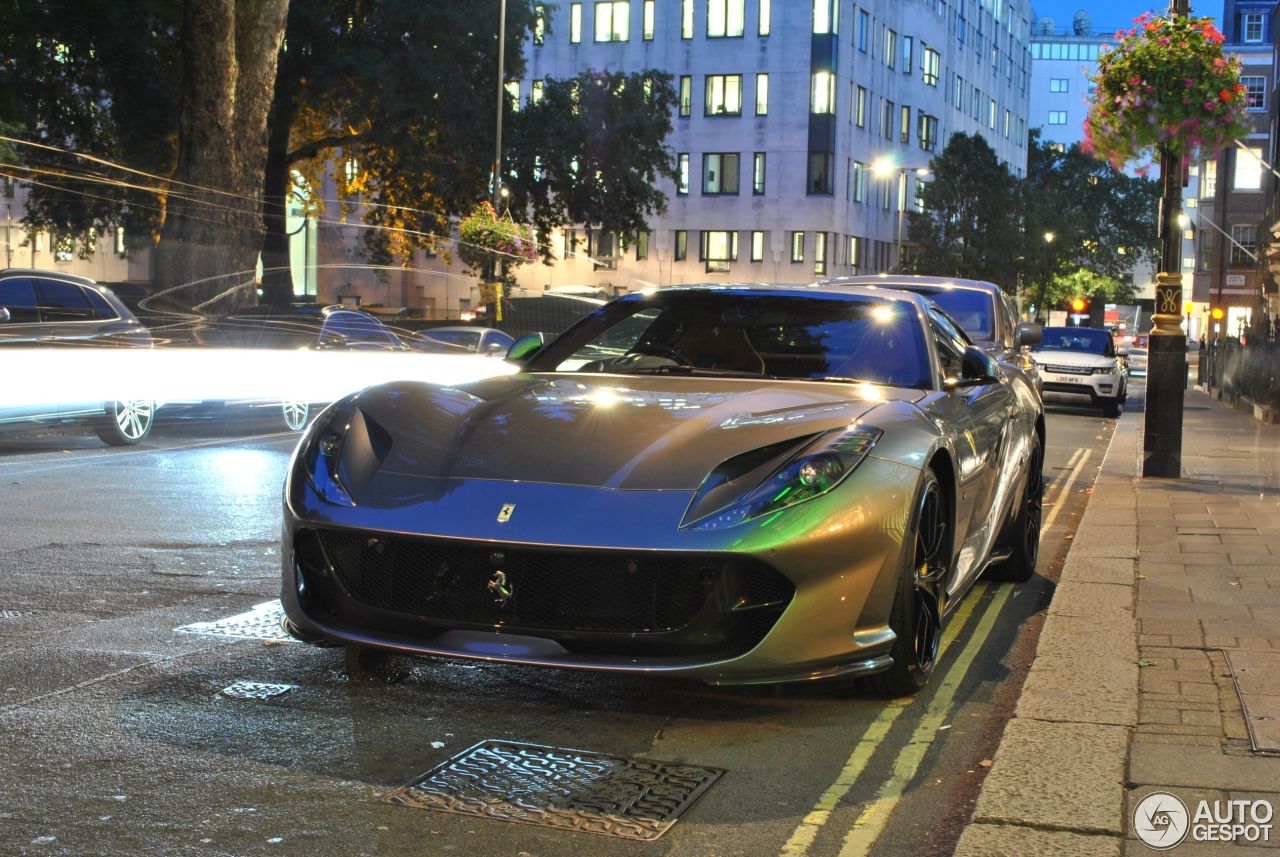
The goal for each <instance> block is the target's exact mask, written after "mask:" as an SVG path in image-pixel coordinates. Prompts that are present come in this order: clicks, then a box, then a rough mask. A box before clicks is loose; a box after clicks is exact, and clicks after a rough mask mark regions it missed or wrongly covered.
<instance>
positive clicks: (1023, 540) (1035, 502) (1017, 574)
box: [986, 433, 1044, 583]
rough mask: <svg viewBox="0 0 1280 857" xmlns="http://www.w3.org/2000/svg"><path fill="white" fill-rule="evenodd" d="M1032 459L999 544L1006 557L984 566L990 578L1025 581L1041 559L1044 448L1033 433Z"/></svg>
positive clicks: (1017, 581) (1013, 581) (1029, 577)
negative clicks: (1003, 549) (1019, 500)
mask: <svg viewBox="0 0 1280 857" xmlns="http://www.w3.org/2000/svg"><path fill="white" fill-rule="evenodd" d="M1031 437H1032V441H1031V443H1032V446H1031V458H1030V460H1029V462H1028V466H1027V477H1026V485H1025V487H1024V488H1023V491H1022V498H1021V503H1020V504H1019V506H1018V513H1017V514H1016V515H1014V517H1013V520H1011V521H1010V522H1009V526H1008V528H1007V529H1006V530H1005V538H1004V539H1002V540H1001V544H1002V545H1003V546H1004V547H1006V548H1007V549H1008V551H1009V557H1008V559H1005V560H1002V561H1001V562H998V563H995V564H994V565H992V566H991V567H989V568H988V569H987V573H986V576H987V577H988V578H989V579H991V580H999V581H1004V582H1008V583H1026V582H1027V581H1028V580H1030V579H1031V576H1032V575H1033V574H1035V573H1036V562H1037V561H1038V560H1039V558H1040V525H1041V522H1042V521H1043V515H1044V449H1043V448H1042V447H1041V445H1040V435H1039V434H1034V433H1033V434H1032V435H1031Z"/></svg>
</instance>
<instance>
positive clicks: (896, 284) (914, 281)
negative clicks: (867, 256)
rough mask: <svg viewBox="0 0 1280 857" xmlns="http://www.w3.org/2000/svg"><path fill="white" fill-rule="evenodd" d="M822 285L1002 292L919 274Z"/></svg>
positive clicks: (835, 280) (840, 280) (833, 279)
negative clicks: (928, 287)
mask: <svg viewBox="0 0 1280 857" xmlns="http://www.w3.org/2000/svg"><path fill="white" fill-rule="evenodd" d="M820 283H821V284H823V285H850V286H860V285H866V286H880V287H881V288H889V289H892V288H911V287H912V286H937V287H939V288H944V289H966V290H968V291H974V292H990V293H1002V292H1003V291H1004V290H1003V289H1001V288H1000V287H999V286H997V285H996V284H995V283H990V282H987V281H986V280H967V279H965V278H964V277H927V276H924V275H921V274H867V275H860V276H856V277H830V278H828V279H825V280H821V281H820Z"/></svg>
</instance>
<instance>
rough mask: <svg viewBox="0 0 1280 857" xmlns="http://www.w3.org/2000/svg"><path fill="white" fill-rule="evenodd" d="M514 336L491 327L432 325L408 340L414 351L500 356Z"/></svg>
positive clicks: (504, 352)
mask: <svg viewBox="0 0 1280 857" xmlns="http://www.w3.org/2000/svg"><path fill="white" fill-rule="evenodd" d="M513 342H515V337H513V336H511V335H509V334H507V333H503V332H502V331H501V330H495V329H494V328H492V327H465V326H452V327H432V328H428V329H427V330H424V331H421V332H420V333H418V334H417V335H415V336H414V337H413V338H412V339H410V340H409V347H410V348H412V349H413V350H415V351H431V352H438V353H443V354H482V355H485V356H490V357H492V356H497V357H502V356H504V355H505V354H506V353H507V349H509V348H510V347H511V343H513Z"/></svg>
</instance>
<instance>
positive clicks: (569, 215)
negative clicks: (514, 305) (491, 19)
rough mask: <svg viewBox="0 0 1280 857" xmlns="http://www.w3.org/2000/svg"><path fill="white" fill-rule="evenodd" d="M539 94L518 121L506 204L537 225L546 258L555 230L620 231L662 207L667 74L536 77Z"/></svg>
mask: <svg viewBox="0 0 1280 857" xmlns="http://www.w3.org/2000/svg"><path fill="white" fill-rule="evenodd" d="M542 85H543V95H542V98H541V100H540V101H539V102H538V103H536V104H531V105H529V107H528V108H527V109H526V110H524V111H522V112H521V113H520V114H518V115H517V116H516V117H515V122H514V123H513V124H514V127H513V129H512V130H513V134H512V137H513V139H512V153H511V159H510V164H511V169H510V179H509V185H510V187H511V207H512V210H513V211H515V212H524V213H525V216H526V217H528V219H529V220H530V222H532V223H533V224H535V225H536V226H537V228H538V234H539V236H540V237H541V243H542V247H543V256H544V258H549V257H550V251H549V245H548V243H547V240H546V239H547V236H548V235H549V233H550V231H551V229H552V228H554V227H556V226H562V225H564V224H569V223H580V224H583V225H585V226H586V227H587V228H588V229H592V228H600V229H602V230H604V231H606V232H612V233H616V234H618V235H620V236H622V240H623V241H624V242H626V241H628V240H630V239H631V237H632V236H634V235H635V234H636V233H637V232H641V231H644V230H645V229H646V228H647V223H646V221H647V218H648V217H649V216H650V215H653V214H659V215H660V214H663V213H665V212H666V210H667V199H666V195H665V194H663V193H662V191H660V190H658V189H657V187H656V185H657V183H658V179H659V178H660V177H664V178H671V179H674V178H675V177H676V165H675V158H674V156H673V155H672V153H671V152H670V151H669V150H668V149H667V147H666V138H667V135H669V134H670V133H671V115H672V113H673V112H674V110H675V106H676V99H677V95H676V91H675V88H674V87H673V86H672V85H671V76H670V75H668V74H665V73H662V72H655V71H645V72H636V73H632V74H622V73H620V72H613V73H603V72H584V73H583V74H580V75H579V76H578V77H576V78H573V79H571V80H560V81H556V80H551V79H547V80H544V81H542Z"/></svg>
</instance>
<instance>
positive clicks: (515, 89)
mask: <svg viewBox="0 0 1280 857" xmlns="http://www.w3.org/2000/svg"><path fill="white" fill-rule="evenodd" d="M505 89H506V90H507V95H508V97H510V98H511V103H512V104H513V105H514V109H515V110H519V109H520V81H518V80H509V81H507V85H506V87H505Z"/></svg>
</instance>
